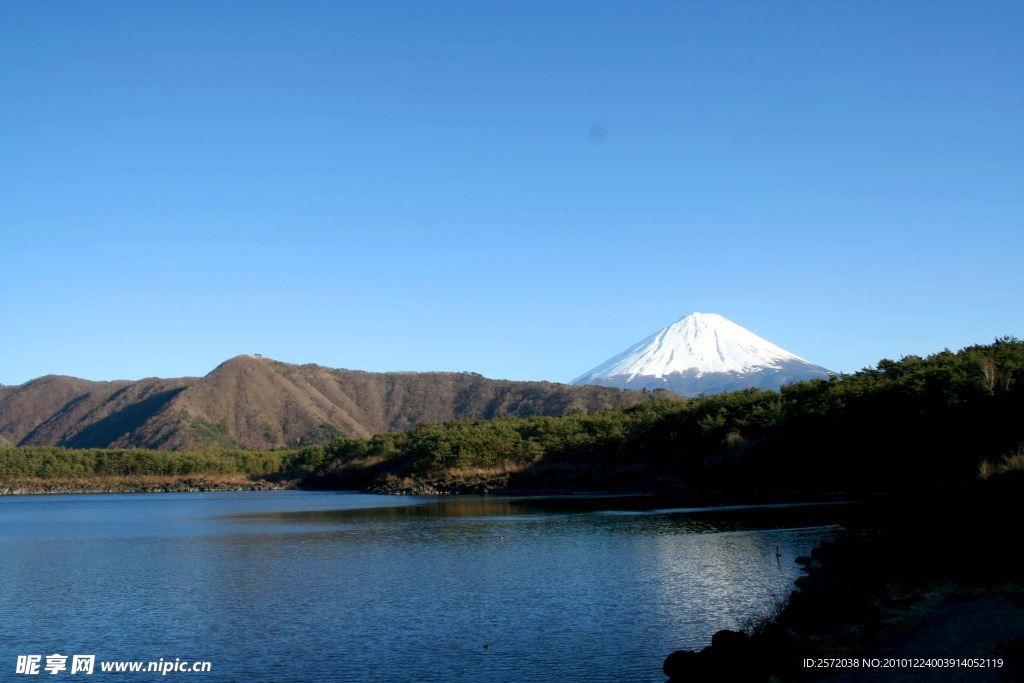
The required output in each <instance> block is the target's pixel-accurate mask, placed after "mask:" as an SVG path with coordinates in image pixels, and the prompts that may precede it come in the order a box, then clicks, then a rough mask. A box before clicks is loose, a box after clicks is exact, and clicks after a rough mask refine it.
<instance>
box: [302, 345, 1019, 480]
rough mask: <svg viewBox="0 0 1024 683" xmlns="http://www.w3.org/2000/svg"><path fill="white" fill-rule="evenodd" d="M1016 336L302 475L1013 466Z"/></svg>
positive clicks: (310, 451)
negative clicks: (766, 388) (775, 388)
mask: <svg viewBox="0 0 1024 683" xmlns="http://www.w3.org/2000/svg"><path fill="white" fill-rule="evenodd" d="M1022 415H1024V343H1022V342H1020V341H1018V340H1016V339H1014V338H1004V339H1000V340H997V341H996V342H995V343H994V344H991V345H979V346H972V347H969V348H965V349H962V350H961V351H959V352H957V353H952V352H950V351H948V350H946V351H942V352H939V353H936V354H933V355H931V356H928V357H927V358H921V357H919V356H906V357H904V358H902V359H900V360H899V361H892V360H882V361H880V362H879V363H878V365H877V367H875V368H866V369H864V370H862V371H860V372H857V373H854V374H851V375H844V376H840V377H832V378H830V379H828V380H824V379H819V380H811V381H808V382H801V383H799V384H791V385H788V386H785V387H782V389H781V391H778V392H776V391H762V390H758V389H745V390H742V391H734V392H728V393H723V394H717V395H714V396H703V397H698V398H695V399H691V400H687V401H649V402H643V403H640V404H637V405H633V406H621V407H618V408H614V409H610V410H606V411H603V412H598V413H586V414H572V415H566V416H562V417H552V418H546V417H530V418H523V419H499V420H490V421H478V422H453V423H449V424H444V425H425V426H422V427H419V428H417V429H414V430H411V431H408V432H404V433H401V434H384V435H379V436H376V437H374V438H373V439H370V440H369V441H365V440H359V439H341V440H338V441H336V442H334V443H333V444H330V445H326V446H323V447H314V448H306V449H302V450H301V451H300V452H298V453H297V454H296V458H295V459H294V460H293V462H292V474H291V476H295V477H300V478H303V479H304V481H305V482H306V485H322V486H326V487H349V486H363V487H368V488H371V489H373V490H392V491H402V490H405V491H424V490H430V489H434V490H440V491H460V490H486V489H491V490H508V491H538V490H545V489H548V490H573V491H583V490H602V491H615V490H686V491H699V490H704V491H709V492H710V491H719V492H724V491H734V492H743V493H751V492H759V491H760V492H787V491H789V492H805V493H806V492H820V493H829V492H833V493H835V492H856V491H862V492H871V491H893V490H901V491H905V490H912V489H917V488H920V487H936V486H939V487H943V486H949V485H960V484H963V483H965V482H968V481H972V480H974V479H976V478H977V477H978V476H979V474H985V473H997V472H1001V471H1005V470H1007V469H1009V470H1017V469H1024V420H1021V416H1022Z"/></svg>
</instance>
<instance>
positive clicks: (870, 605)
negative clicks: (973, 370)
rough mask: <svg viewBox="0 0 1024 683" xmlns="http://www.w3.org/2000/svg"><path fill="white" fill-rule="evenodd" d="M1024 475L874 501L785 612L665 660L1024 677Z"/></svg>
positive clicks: (905, 676)
mask: <svg viewBox="0 0 1024 683" xmlns="http://www.w3.org/2000/svg"><path fill="white" fill-rule="evenodd" d="M1022 501H1024V477H1021V476H1014V475H1008V476H1001V477H994V478H992V479H989V480H987V481H984V482H979V483H978V484H977V485H973V486H971V487H968V488H967V489H964V490H960V491H956V492H940V493H936V494H934V495H931V496H915V497H912V498H911V497H907V498H903V499H900V500H898V501H888V502H882V503H877V504H875V505H873V506H872V507H871V509H870V512H869V513H868V514H865V515H862V516H858V518H856V520H854V519H851V522H850V524H848V525H847V533H846V534H845V536H843V537H842V538H840V539H839V540H837V541H836V542H834V543H824V544H822V546H821V547H820V548H817V549H816V550H815V551H814V552H813V554H812V555H811V556H809V557H805V558H801V560H800V561H801V562H802V563H803V564H804V565H805V572H806V574H807V576H806V577H804V578H801V579H799V580H798V581H797V590H796V591H794V592H793V593H792V594H791V595H790V596H789V597H788V599H787V600H780V601H779V604H778V605H777V606H776V609H775V613H774V614H772V615H769V617H768V618H762V619H759V620H753V621H751V623H750V624H749V625H748V627H747V628H746V629H745V630H744V632H733V631H722V632H719V633H716V634H715V636H714V638H713V640H712V644H711V646H709V647H708V648H705V649H704V650H701V651H699V652H687V651H677V652H674V653H672V654H671V655H669V657H668V658H667V659H666V661H665V665H664V672H665V674H666V675H668V676H669V680H670V681H673V682H678V681H689V682H693V681H719V680H745V681H769V680H779V681H802V680H819V679H822V678H831V677H833V676H837V677H838V678H836V680H839V681H844V682H853V681H903V680H915V681H920V680H934V681H958V680H972V681H985V680H991V681H1005V680H1021V676H1022V675H1024V589H1022V586H1024V567H1022V564H1021V562H1020V561H1019V559H1018V558H1017V556H1018V546H1019V530H1018V528H1017V525H1018V524H1019V519H1020V518H1021V513H1022V512H1024V510H1022V507H1024V503H1022Z"/></svg>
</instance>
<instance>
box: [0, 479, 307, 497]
mask: <svg viewBox="0 0 1024 683" xmlns="http://www.w3.org/2000/svg"><path fill="white" fill-rule="evenodd" d="M287 488H294V486H293V485H290V484H281V483H275V482H270V481H266V480H265V479H255V480H253V479H248V478H244V477H209V476H195V477H104V478H102V479H22V480H16V481H10V482H0V496H32V495H45V494H70V493H198V492H210V491H274V490H278V489H287Z"/></svg>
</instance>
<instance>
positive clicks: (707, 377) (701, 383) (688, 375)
mask: <svg viewBox="0 0 1024 683" xmlns="http://www.w3.org/2000/svg"><path fill="white" fill-rule="evenodd" d="M829 374H831V373H830V371H829V370H826V369H825V368H823V367H821V366H820V365H815V364H814V363H811V362H810V361H807V360H804V359H803V358H800V357H799V356H797V355H794V354H792V353H790V352H789V351H786V350H785V349H783V348H781V347H778V346H776V345H775V344H772V343H771V342H770V341H767V340H765V339H762V338H761V337H758V336H757V335H756V334H754V333H753V332H751V331H750V330H748V329H745V328H743V327H740V326H739V325H737V324H736V323H734V322H732V321H731V320H728V319H726V318H723V317H722V316H720V315H717V314H715V313H694V314H693V315H688V316H686V317H685V318H682V319H680V320H679V321H677V322H676V323H674V324H672V325H670V326H668V327H666V328H665V329H663V330H661V331H660V332H656V333H655V334H652V335H651V336H650V337H647V338H646V339H644V340H642V341H640V342H637V343H636V344H634V345H633V346H631V347H629V348H628V349H626V350H625V351H623V352H622V353H620V354H619V355H617V356H614V357H612V358H609V359H608V360H607V361H605V362H604V363H601V364H600V365H598V366H597V367H596V368H594V369H593V370H591V371H590V372H587V373H584V374H583V375H580V376H579V377H577V378H576V379H574V380H573V381H572V382H570V384H599V385H602V386H610V387H619V388H622V389H641V388H643V387H646V388H647V389H658V388H664V389H669V390H671V391H674V392H676V393H677V394H681V395H683V396H696V395H697V394H717V393H719V392H723V391H733V390H736V389H746V388H747V387H757V388H759V389H778V388H779V387H781V386H782V385H784V384H789V383H790V382H800V381H803V380H807V379H813V378H816V377H828V376H829Z"/></svg>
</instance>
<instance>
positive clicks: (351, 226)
mask: <svg viewBox="0 0 1024 683" xmlns="http://www.w3.org/2000/svg"><path fill="white" fill-rule="evenodd" d="M1022 28H1024V3H1021V2H1017V1H1014V2H960V3H949V2H868V1H864V0H857V1H856V2H852V1H851V2H817V1H814V2H667V1H658V0H646V1H644V2H599V1H594V0H586V1H581V2H526V1H524V0H515V1H512V2H435V1H431V2H422V1H420V0H415V1H410V2H390V1H383V2H380V1H375V2H288V3H285V2H274V3H270V2H255V1H250V2H231V3H228V2H208V1H203V2H187V1H176V2H162V3H157V2H134V1H133V2H99V1H90V2H70V1H65V2H6V3H2V4H0V93H3V94H2V99H0V102H2V107H0V259H2V261H0V292H2V293H3V301H4V305H3V315H2V316H0V383H3V384H20V383H22V382H25V381H27V380H29V379H32V378H34V377H38V376H40V375H44V374H49V373H55V374H69V375H75V376H79V377H85V378H88V379H118V378H128V379H136V378H141V377H145V376H164V377H168V376H182V375H203V374H206V373H207V372H209V371H210V370H211V369H213V367H215V366H216V365H217V364H218V363H220V362H221V361H223V360H225V359H227V358H229V357H231V356H234V355H237V354H240V353H261V354H263V355H265V356H269V357H273V358H276V359H279V360H283V361H287V362H293V363H310V362H315V363H319V364H321V365H327V366H332V367H347V368H355V369H362V370H373V371H385V370H470V371H474V372H479V373H481V374H483V375H485V376H488V377H498V378H510V379H546V380H552V381H568V380H570V379H572V378H573V377H575V376H577V375H579V374H581V373H583V372H584V371H586V370H588V369H590V368H591V367H593V366H595V365H597V364H598V363H600V362H602V361H604V360H605V359H607V358H608V357H610V356H612V355H613V354H616V353H618V352H620V351H622V350H623V349H624V348H625V347H626V346H627V345H629V344H630V343H632V342H635V341H638V340H640V339H642V338H643V337H645V336H646V335H648V334H650V333H652V332H654V331H656V330H658V329H660V328H662V327H664V326H666V325H668V324H670V323H672V322H674V321H675V320H677V319H678V318H680V317H682V316H683V315H687V314H689V313H692V312H693V311H702V312H712V313H720V314H722V315H724V316H726V317H728V318H730V319H731V320H733V321H734V322H736V323H738V324H740V325H742V326H744V327H747V328H748V329H750V330H752V331H753V332H755V333H757V334H759V335H761V336H763V337H765V338H767V339H769V340H770V341H773V342H775V343H776V344H779V345H780V346H782V347H784V348H787V349H789V350H790V351H793V352H794V353H797V354H798V355H801V356H804V357H805V358H808V359H809V360H811V361H813V362H816V363H818V364H821V365H824V366H826V367H828V368H831V369H833V370H837V371H843V372H852V371H855V370H858V369H860V368H862V367H864V366H867V365H874V364H875V363H876V362H877V361H878V360H879V359H880V358H883V357H890V358H898V357H899V356H901V355H905V354H921V355H926V354H928V353H932V352H935V351H939V350H941V349H943V348H944V347H949V348H951V349H957V348H960V347H962V346H965V345H969V344H973V343H986V342H989V341H991V340H992V339H993V338H994V337H995V336H997V335H1003V334H1014V335H1017V336H1024V291H1022V290H1024V287H1022V273H1024V269H1022V262H1024V206H1022V204H1024V40H1022V38H1021V35H1022Z"/></svg>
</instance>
